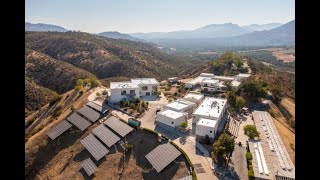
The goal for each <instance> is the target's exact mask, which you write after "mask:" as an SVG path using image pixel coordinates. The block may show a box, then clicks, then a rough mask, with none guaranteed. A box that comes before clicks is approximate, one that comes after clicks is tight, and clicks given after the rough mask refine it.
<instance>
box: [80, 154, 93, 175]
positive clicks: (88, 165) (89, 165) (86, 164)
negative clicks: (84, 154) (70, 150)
mask: <svg viewBox="0 0 320 180" xmlns="http://www.w3.org/2000/svg"><path fill="white" fill-rule="evenodd" d="M81 167H82V168H83V169H84V170H85V171H86V173H87V174H88V176H91V175H92V174H93V173H94V172H95V171H96V169H97V166H96V165H95V164H94V163H93V161H92V160H91V159H90V158H88V159H86V160H84V161H82V163H81Z"/></svg>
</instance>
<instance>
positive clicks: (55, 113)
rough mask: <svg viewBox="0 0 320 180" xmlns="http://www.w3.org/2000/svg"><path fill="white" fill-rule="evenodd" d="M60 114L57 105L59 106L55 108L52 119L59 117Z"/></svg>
mask: <svg viewBox="0 0 320 180" xmlns="http://www.w3.org/2000/svg"><path fill="white" fill-rule="evenodd" d="M61 113H62V106H61V105H59V106H57V107H56V109H55V110H54V112H53V115H52V116H53V117H59V116H60V115H61Z"/></svg>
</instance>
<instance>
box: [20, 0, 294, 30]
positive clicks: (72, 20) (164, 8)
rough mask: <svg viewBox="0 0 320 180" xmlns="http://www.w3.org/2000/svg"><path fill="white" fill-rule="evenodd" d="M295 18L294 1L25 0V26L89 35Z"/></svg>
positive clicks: (275, 21)
mask: <svg viewBox="0 0 320 180" xmlns="http://www.w3.org/2000/svg"><path fill="white" fill-rule="evenodd" d="M293 19H295V2H294V0H25V21H26V22H30V23H46V24H54V25H59V26H62V27H64V28H66V29H68V30H80V31H82V32H89V33H100V32H104V31H119V32H122V33H135V32H168V31H176V30H192V29H196V28H200V27H203V26H206V25H209V24H222V23H234V24H238V25H240V26H243V25H249V24H265V23H287V22H289V21H291V20H293Z"/></svg>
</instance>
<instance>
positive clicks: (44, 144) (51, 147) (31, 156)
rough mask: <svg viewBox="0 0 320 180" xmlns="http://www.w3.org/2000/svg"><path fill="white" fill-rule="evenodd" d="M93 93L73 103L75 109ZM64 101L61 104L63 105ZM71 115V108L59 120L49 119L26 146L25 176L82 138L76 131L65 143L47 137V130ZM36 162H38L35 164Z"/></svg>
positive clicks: (65, 110)
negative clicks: (77, 137) (69, 144)
mask: <svg viewBox="0 0 320 180" xmlns="http://www.w3.org/2000/svg"><path fill="white" fill-rule="evenodd" d="M90 93H92V91H88V92H86V93H85V94H83V95H82V96H81V97H80V98H79V99H77V100H76V101H75V102H73V103H72V105H73V106H74V108H75V109H78V108H80V107H81V106H82V105H83V104H85V103H86V102H87V97H88V96H89V94H90ZM63 99H65V98H63ZM63 103H64V101H63V100H62V101H61V102H60V104H63ZM70 113H71V109H70V106H68V107H67V108H64V109H63V112H62V114H61V115H60V116H59V117H58V119H53V118H48V119H49V120H50V121H49V122H47V124H46V126H44V128H43V129H42V130H40V131H39V132H38V133H36V134H35V135H33V136H32V137H31V138H30V139H29V140H28V141H27V142H26V144H25V174H26V175H30V173H32V172H31V170H32V169H39V168H40V167H42V166H44V165H45V164H46V163H47V161H50V159H51V158H52V157H53V155H54V154H56V153H57V152H55V151H60V150H62V149H65V148H67V147H66V146H67V145H68V143H72V139H74V138H73V137H74V136H80V135H81V133H80V134H79V132H78V131H75V132H74V133H69V134H71V135H70V137H69V136H68V137H69V139H68V138H66V140H64V142H54V143H53V141H51V140H50V139H49V138H48V136H47V135H46V132H47V130H49V129H50V128H52V127H53V126H55V125H56V124H58V123H59V122H61V121H62V120H64V119H65V118H66V117H67V116H68V114H70ZM35 162H37V163H36V164H35ZM39 166H40V167H39Z"/></svg>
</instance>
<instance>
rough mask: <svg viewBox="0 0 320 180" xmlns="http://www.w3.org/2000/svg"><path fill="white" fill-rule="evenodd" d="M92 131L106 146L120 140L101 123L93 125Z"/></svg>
mask: <svg viewBox="0 0 320 180" xmlns="http://www.w3.org/2000/svg"><path fill="white" fill-rule="evenodd" d="M92 132H93V134H94V135H96V136H97V137H98V138H99V139H100V140H101V141H102V142H103V143H104V144H106V145H107V146H108V147H111V146H112V145H114V144H115V143H116V142H118V141H119V140H120V138H119V137H118V136H117V135H115V134H114V133H113V132H112V131H110V130H109V129H108V128H106V127H105V126H104V125H103V124H100V125H99V126H97V127H95V128H94V129H93V130H92Z"/></svg>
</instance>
